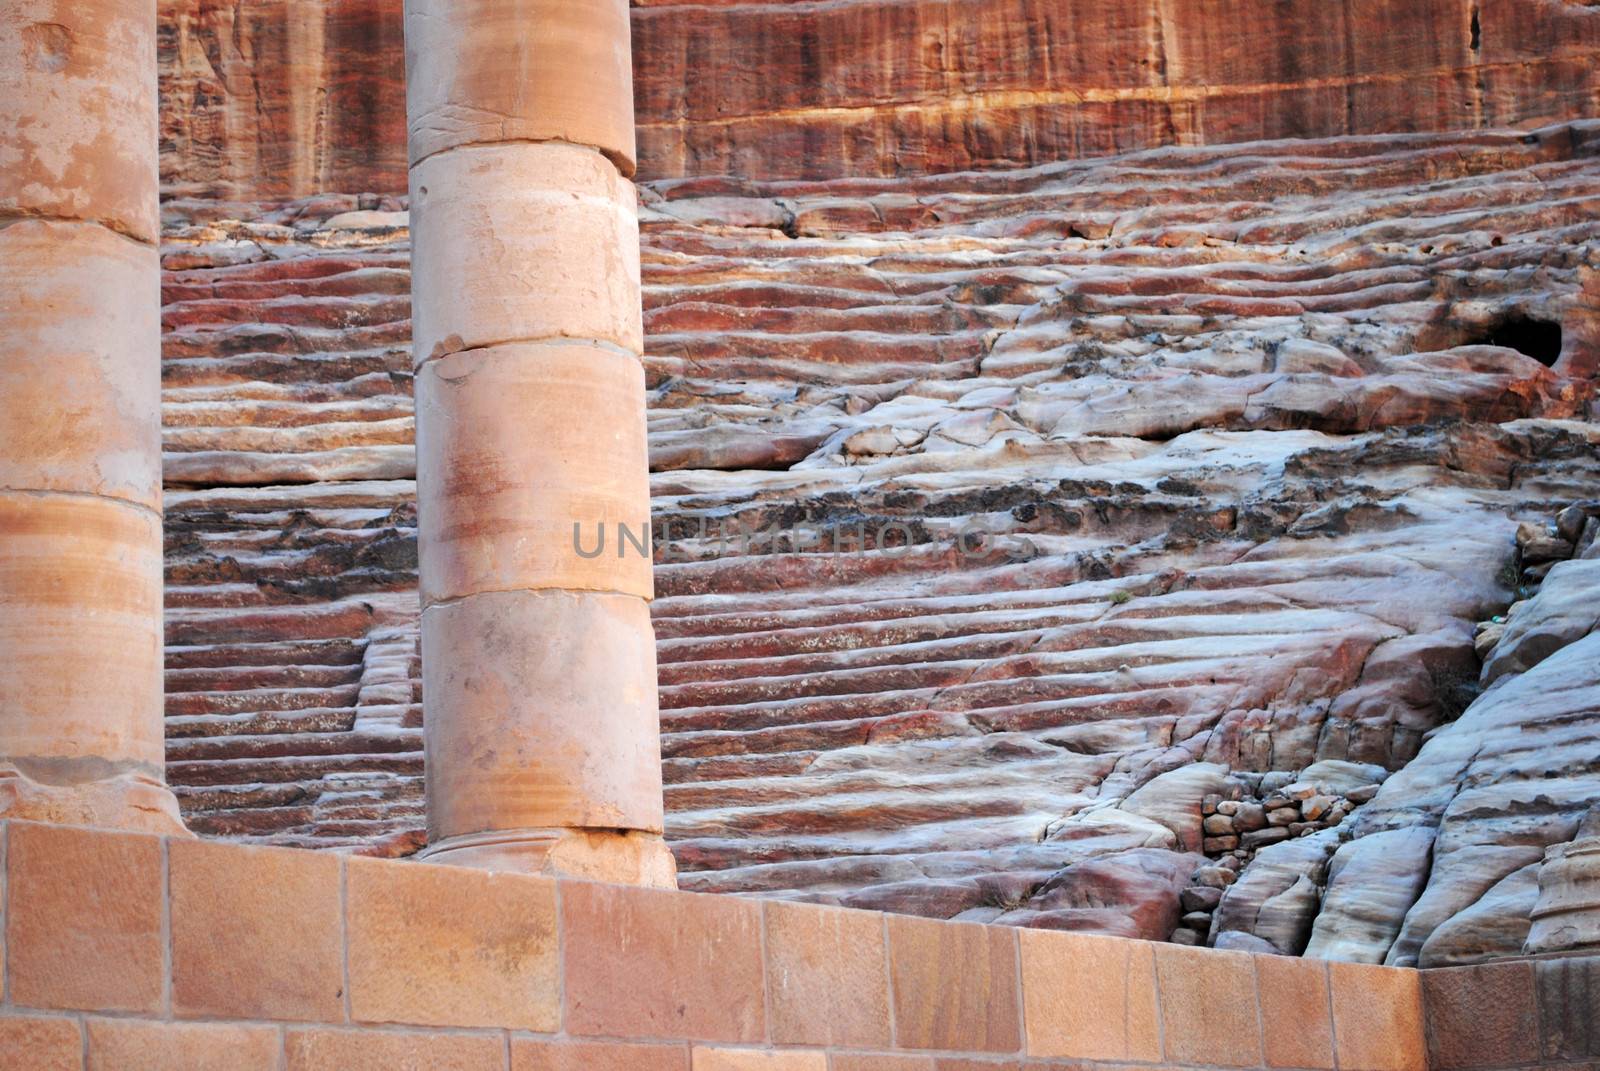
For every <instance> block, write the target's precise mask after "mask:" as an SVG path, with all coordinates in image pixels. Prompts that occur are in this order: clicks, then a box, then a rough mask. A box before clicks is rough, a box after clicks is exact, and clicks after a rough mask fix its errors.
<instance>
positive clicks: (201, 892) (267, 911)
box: [167, 840, 344, 1023]
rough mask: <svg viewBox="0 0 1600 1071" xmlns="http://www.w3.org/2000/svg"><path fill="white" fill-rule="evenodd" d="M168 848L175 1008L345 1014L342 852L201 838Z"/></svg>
mask: <svg viewBox="0 0 1600 1071" xmlns="http://www.w3.org/2000/svg"><path fill="white" fill-rule="evenodd" d="M167 852H168V865H169V868H170V869H169V880H170V882H171V890H172V1009H173V1013H174V1014H175V1015H177V1016H179V1017H180V1018H196V1019H199V1018H229V1019H300V1020H307V1021H310V1022H323V1023H339V1022H343V1021H344V927H343V918H342V912H341V910H340V889H339V885H340V860H339V858H338V857H336V856H332V855H328V854H325V853H322V852H310V851H299V850H293V849H285V848H246V847H241V846H239V845H235V844H223V843H218V842H214V841H198V840H196V841H179V840H173V841H169V842H168V846H167Z"/></svg>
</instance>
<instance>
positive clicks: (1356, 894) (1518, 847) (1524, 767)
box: [1308, 510, 1600, 967]
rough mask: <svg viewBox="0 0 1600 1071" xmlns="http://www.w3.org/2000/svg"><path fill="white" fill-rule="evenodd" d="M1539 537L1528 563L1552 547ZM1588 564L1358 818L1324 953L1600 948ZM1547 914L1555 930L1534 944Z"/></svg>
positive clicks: (1507, 637) (1595, 589) (1548, 585)
mask: <svg viewBox="0 0 1600 1071" xmlns="http://www.w3.org/2000/svg"><path fill="white" fill-rule="evenodd" d="M1597 512H1600V510H1597ZM1541 527H1542V526H1541ZM1535 531H1536V532H1537V529H1536V530H1535ZM1528 535H1529V533H1528V530H1527V529H1524V531H1523V532H1522V533H1521V542H1523V544H1524V560H1525V561H1526V558H1527V554H1528V552H1529V551H1530V549H1532V548H1534V547H1536V546H1537V540H1538V539H1541V538H1549V537H1545V536H1540V535H1537V534H1535V535H1534V536H1533V538H1529V537H1528ZM1573 549H1574V548H1573V546H1572V545H1571V544H1569V545H1568V548H1567V550H1568V552H1569V553H1570V552H1572V550H1573ZM1544 564H1546V565H1548V563H1547V562H1546V563H1544ZM1590 564H1592V563H1591V562H1588V561H1567V562H1563V563H1561V564H1558V565H1557V566H1556V567H1555V568H1552V569H1549V570H1548V572H1547V573H1545V574H1544V578H1543V581H1542V584H1541V585H1540V586H1539V588H1538V591H1537V594H1535V595H1534V596H1533V597H1532V598H1530V599H1527V600H1524V601H1522V602H1520V603H1518V604H1517V606H1516V607H1515V609H1514V610H1513V611H1512V613H1511V615H1510V619H1509V622H1508V623H1507V624H1506V625H1505V628H1504V631H1503V633H1502V636H1501V639H1500V640H1499V643H1498V646H1496V647H1494V648H1493V649H1492V651H1491V653H1490V655H1489V658H1488V662H1487V664H1486V665H1485V666H1484V672H1483V678H1484V680H1485V682H1487V683H1488V689H1487V691H1485V692H1484V694H1483V695H1482V697H1481V698H1479V699H1478V700H1477V701H1476V702H1474V703H1473V704H1472V705H1471V706H1470V707H1468V708H1467V710H1466V711H1465V713H1463V714H1462V715H1461V717H1460V719H1459V720H1457V721H1454V722H1452V723H1450V724H1447V725H1444V726H1442V727H1440V728H1439V729H1438V730H1436V731H1435V732H1434V733H1433V734H1432V736H1431V739H1429V741H1428V742H1427V743H1426V744H1425V745H1424V746H1423V748H1422V751H1421V752H1420V753H1419V754H1418V755H1417V757H1416V758H1415V759H1414V760H1413V761H1412V762H1411V763H1409V764H1408V765H1407V766H1406V767H1405V768H1404V769H1402V770H1400V771H1399V772H1398V773H1396V774H1395V775H1394V776H1392V777H1390V778H1389V779H1388V780H1387V781H1386V782H1385V783H1384V785H1383V787H1382V789H1381V790H1380V791H1379V793H1378V795H1377V797H1376V798H1375V799H1374V800H1373V802H1372V804H1371V805H1370V806H1369V807H1367V808H1364V809H1363V810H1361V811H1360V812H1358V813H1357V814H1356V815H1355V816H1354V817H1353V818H1352V821H1351V829H1350V831H1349V835H1350V836H1351V837H1352V838H1353V839H1351V840H1349V841H1348V843H1346V844H1344V846H1343V847H1341V848H1340V849H1339V854H1338V856H1337V857H1336V858H1335V867H1336V871H1338V868H1339V866H1340V864H1341V861H1342V864H1343V870H1342V871H1338V872H1336V873H1334V874H1333V876H1332V878H1331V880H1330V882H1329V886H1328V892H1327V895H1326V898H1325V899H1324V902H1323V905H1322V911H1321V914H1320V915H1319V916H1318V918H1317V921H1316V932H1315V934H1314V935H1313V938H1312V941H1311V946H1310V948H1309V949H1308V952H1309V953H1310V954H1321V955H1325V956H1329V957H1331V958H1338V959H1355V960H1362V961H1367V962H1380V961H1383V962H1388V963H1391V964H1395V965H1408V966H1414V965H1421V966H1424V967H1432V966H1446V965H1450V964H1453V963H1463V962H1473V961H1476V960H1481V959H1486V958H1490V957H1493V956H1497V955H1515V954H1517V953H1518V952H1520V951H1522V950H1523V948H1524V946H1525V945H1526V946H1527V948H1528V950H1529V951H1556V950H1561V949H1562V948H1563V947H1564V948H1572V947H1581V946H1582V944H1583V940H1584V939H1583V938H1582V937H1581V936H1579V935H1580V934H1584V933H1587V934H1589V935H1590V938H1589V939H1590V940H1591V941H1592V940H1593V938H1592V934H1593V933H1594V932H1595V923H1594V912H1593V910H1592V906H1593V904H1594V903H1595V892H1594V888H1593V884H1594V883H1593V877H1592V870H1590V869H1585V863H1586V861H1587V859H1586V856H1585V853H1584V851H1583V848H1584V846H1585V845H1588V844H1590V843H1592V834H1591V830H1593V829H1594V828H1595V826H1596V825H1597V824H1600V823H1596V822H1595V820H1594V819H1593V818H1592V817H1591V816H1592V814H1593V811H1592V807H1593V802H1594V796H1595V788H1596V785H1595V780H1594V776H1595V775H1594V772H1593V769H1592V767H1593V760H1594V755H1595V754H1596V747H1597V743H1600V632H1597V631H1596V622H1595V621H1594V620H1593V618H1594V615H1593V613H1592V612H1590V611H1591V610H1592V608H1593V607H1594V606H1595V605H1596V602H1597V601H1600V580H1597V577H1596V575H1595V574H1594V572H1593V570H1591V569H1589V568H1587V567H1588V566H1589V565H1590ZM1537 568H1538V566H1535V569H1537ZM1586 838H1588V839H1586ZM1569 851H1570V856H1571V861H1572V864H1569V862H1568V854H1569ZM1408 857H1409V859H1408ZM1573 864H1575V865H1573ZM1541 885H1543V887H1544V899H1543V900H1541V898H1540V892H1541ZM1541 905H1542V910H1541ZM1585 909H1588V910H1587V911H1586V910H1585ZM1541 916H1544V917H1548V918H1549V920H1550V921H1549V923H1548V924H1547V925H1545V926H1544V927H1543V928H1542V929H1541V930H1540V931H1539V932H1537V933H1533V934H1530V923H1531V922H1532V920H1533V919H1536V918H1539V917H1541ZM1564 942H1565V944H1564Z"/></svg>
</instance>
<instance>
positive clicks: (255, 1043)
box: [88, 1019, 279, 1071]
mask: <svg viewBox="0 0 1600 1071" xmlns="http://www.w3.org/2000/svg"><path fill="white" fill-rule="evenodd" d="M88 1028H89V1071H277V1069H278V1048H279V1043H278V1031H277V1029H276V1028H275V1027H270V1026H242V1025H239V1024H235V1023H162V1022H151V1021H147V1020H138V1019H90V1020H89V1021H88Z"/></svg>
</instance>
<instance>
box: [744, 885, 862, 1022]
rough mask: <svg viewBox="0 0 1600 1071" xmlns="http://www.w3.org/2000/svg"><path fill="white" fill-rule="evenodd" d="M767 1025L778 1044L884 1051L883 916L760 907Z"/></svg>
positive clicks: (797, 907)
mask: <svg viewBox="0 0 1600 1071" xmlns="http://www.w3.org/2000/svg"><path fill="white" fill-rule="evenodd" d="M763 913H764V920H765V921H764V924H765V927H766V931H765V948H766V964H767V1021H768V1030H769V1032H770V1033H771V1035H772V1040H773V1041H774V1042H776V1043H778V1044H780V1045H816V1046H824V1045H829V1046H836V1047H841V1048H887V1047H889V1046H890V1045H891V1044H892V1043H893V1041H894V1039H893V1038H892V1037H891V1036H890V1029H889V978H888V972H887V966H886V965H887V963H888V960H887V958H886V951H885V944H884V925H883V917H882V916H881V915H877V914H874V913H871V912H866V911H839V910H835V909H831V908H818V907H810V906H806V905H801V904H780V903H773V904H768V905H766V907H765V908H764V909H763Z"/></svg>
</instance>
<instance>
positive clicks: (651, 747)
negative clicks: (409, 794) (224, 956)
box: [422, 591, 661, 842]
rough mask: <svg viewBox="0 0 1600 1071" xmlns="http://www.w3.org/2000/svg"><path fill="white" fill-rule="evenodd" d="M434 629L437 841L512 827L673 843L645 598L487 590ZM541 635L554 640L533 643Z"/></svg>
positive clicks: (426, 635)
mask: <svg viewBox="0 0 1600 1071" xmlns="http://www.w3.org/2000/svg"><path fill="white" fill-rule="evenodd" d="M422 632H423V643H424V644H428V645H431V654H430V657H431V658H432V659H434V661H433V665H434V666H435V667H436V672H435V674H434V676H433V677H432V678H431V679H430V680H429V681H428V684H427V687H428V688H429V690H430V698H429V701H428V702H429V705H430V711H431V713H432V716H433V717H435V718H437V719H438V721H437V723H436V725H435V727H434V730H433V731H432V732H431V733H430V735H429V737H428V748H429V749H430V750H429V755H428V763H429V766H430V768H432V769H433V770H434V771H435V772H434V775H433V779H432V780H431V781H430V782H429V784H428V792H429V796H428V802H429V808H428V823H429V830H430V834H431V835H430V837H429V840H430V841H434V842H437V841H442V840H444V839H446V838H449V837H460V836H464V835H471V834H477V833H483V832H485V831H490V830H510V829H540V828H585V827H590V828H599V829H633V830H642V831H644V832H650V833H658V832H660V829H661V796H660V790H659V788H658V786H659V783H660V782H659V781H658V780H657V775H656V771H657V769H658V768H659V764H660V761H661V760H660V750H659V748H660V744H659V736H658V733H657V732H656V729H655V713H656V707H655V703H654V701H653V700H654V695H653V691H654V689H653V683H654V679H655V665H654V663H653V661H652V660H651V659H650V658H649V654H650V643H649V638H650V613H649V608H648V607H647V605H646V604H645V602H644V600H642V599H639V598H636V597H634V596H632V595H615V594H609V593H602V592H566V591H542V592H530V591H497V592H484V593H481V594H477V595H473V596H470V597H468V598H466V599H462V600H459V601H455V602H449V603H442V604H438V605H435V606H431V607H429V608H428V609H427V610H426V611H424V613H423V615H422ZM534 637H543V638H544V640H545V642H544V643H542V644H534V643H532V642H527V641H529V640H530V639H531V638H534ZM485 645H486V646H485ZM482 649H487V650H490V651H494V652H496V654H497V655H498V657H497V658H495V659H492V660H491V659H487V658H483V657H480V656H479V655H480V650H482ZM641 651H643V653H644V657H643V658H642V659H641V658H640V657H639V653H640V652H641ZM573 756H581V757H582V761H572V757H573Z"/></svg>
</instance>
